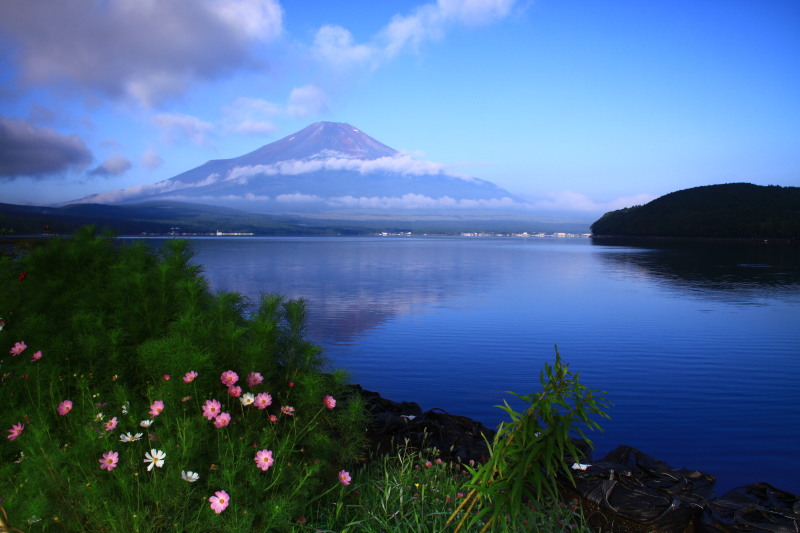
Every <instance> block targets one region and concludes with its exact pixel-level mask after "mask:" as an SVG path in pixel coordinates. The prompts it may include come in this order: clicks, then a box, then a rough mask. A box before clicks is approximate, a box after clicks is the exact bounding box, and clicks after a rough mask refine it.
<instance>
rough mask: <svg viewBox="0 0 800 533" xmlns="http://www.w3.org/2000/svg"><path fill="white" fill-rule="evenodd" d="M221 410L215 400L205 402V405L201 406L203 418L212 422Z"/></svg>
mask: <svg viewBox="0 0 800 533" xmlns="http://www.w3.org/2000/svg"><path fill="white" fill-rule="evenodd" d="M221 409H222V404H220V403H219V402H218V401H217V400H206V403H205V405H203V416H204V417H206V418H207V419H208V420H214V418H216V417H217V415H218V414H219V412H220V410H221Z"/></svg>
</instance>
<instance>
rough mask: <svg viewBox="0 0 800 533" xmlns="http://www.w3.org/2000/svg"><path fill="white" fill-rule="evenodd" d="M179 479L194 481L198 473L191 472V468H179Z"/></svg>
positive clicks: (197, 477)
mask: <svg viewBox="0 0 800 533" xmlns="http://www.w3.org/2000/svg"><path fill="white" fill-rule="evenodd" d="M181 479H182V480H184V481H188V482H189V483H194V482H195V481H197V480H198V479H200V474H198V473H197V472H192V471H191V470H189V471H188V472H185V471H183V470H181Z"/></svg>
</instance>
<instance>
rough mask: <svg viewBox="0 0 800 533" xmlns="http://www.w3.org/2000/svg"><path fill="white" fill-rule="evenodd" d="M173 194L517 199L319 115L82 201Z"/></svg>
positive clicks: (322, 205) (337, 207)
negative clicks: (288, 131)
mask: <svg viewBox="0 0 800 533" xmlns="http://www.w3.org/2000/svg"><path fill="white" fill-rule="evenodd" d="M152 200H171V201H186V202H194V203H202V204H208V205H217V206H228V207H234V208H237V209H242V210H245V211H251V212H261V213H266V212H271V213H281V212H298V213H303V212H305V213H308V212H317V213H324V212H341V211H347V210H358V211H360V212H363V211H364V210H373V211H376V212H386V211H403V210H406V211H407V210H421V211H430V210H442V209H444V210H452V209H458V210H470V209H472V210H475V209H484V210H485V209H494V208H504V207H513V206H514V205H516V204H517V202H519V199H518V198H516V197H514V195H512V194H511V193H509V192H508V191H506V190H505V189H502V188H500V187H498V186H496V185H494V184H493V183H490V182H488V181H485V180H480V179H476V178H471V177H468V176H462V175H459V174H456V173H453V172H450V171H448V170H447V168H446V167H445V166H444V165H441V164H437V163H432V162H429V161H421V160H417V159H414V158H412V157H411V156H409V155H407V154H403V153H400V152H398V151H397V150H394V149H392V148H390V147H388V146H386V145H384V144H382V143H380V142H379V141H377V140H375V139H373V138H372V137H370V136H369V135H367V134H365V133H363V132H362V131H360V130H359V129H357V128H355V127H353V126H351V125H349V124H345V123H334V122H318V123H315V124H312V125H310V126H308V127H306V128H304V129H303V130H301V131H299V132H297V133H294V134H292V135H289V136H287V137H285V138H283V139H280V140H278V141H275V142H273V143H270V144H268V145H265V146H263V147H261V148H259V149H257V150H254V151H253V152H250V153H248V154H245V155H242V156H239V157H235V158H231V159H218V160H212V161H208V162H207V163H205V164H203V165H200V166H199V167H196V168H194V169H191V170H188V171H186V172H184V173H182V174H179V175H177V176H175V177H173V178H170V179H167V180H164V181H162V182H159V183H156V184H153V185H148V186H138V187H133V188H130V189H126V190H122V191H111V192H105V193H100V194H97V195H93V196H90V197H87V198H84V199H82V200H80V202H82V203H111V204H123V203H124V204H130V203H139V202H143V201H152Z"/></svg>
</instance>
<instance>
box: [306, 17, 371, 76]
mask: <svg viewBox="0 0 800 533" xmlns="http://www.w3.org/2000/svg"><path fill="white" fill-rule="evenodd" d="M377 52H378V49H377V48H375V47H374V46H372V45H365V44H355V41H354V39H353V34H351V33H350V32H349V31H348V30H347V29H345V28H343V27H341V26H336V25H330V24H328V25H325V26H322V27H321V28H320V29H319V30H318V31H317V34H316V36H315V37H314V54H315V55H316V57H317V58H318V59H319V60H320V61H321V62H323V63H325V64H327V65H331V66H334V67H373V66H375V61H376V55H377Z"/></svg>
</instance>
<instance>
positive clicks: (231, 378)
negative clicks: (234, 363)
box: [219, 370, 239, 387]
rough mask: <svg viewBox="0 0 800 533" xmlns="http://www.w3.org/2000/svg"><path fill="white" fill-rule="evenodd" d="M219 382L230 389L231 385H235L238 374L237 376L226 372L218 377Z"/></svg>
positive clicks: (231, 372)
mask: <svg viewBox="0 0 800 533" xmlns="http://www.w3.org/2000/svg"><path fill="white" fill-rule="evenodd" d="M219 380H220V381H221V382H222V384H223V385H225V386H227V387H230V386H232V385H235V384H236V382H237V381H239V374H237V373H236V372H234V371H233V370H226V371H225V372H223V373H222V375H221V376H220V377H219Z"/></svg>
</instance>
